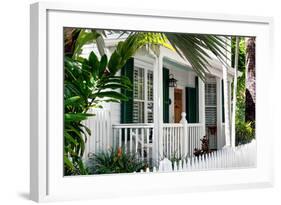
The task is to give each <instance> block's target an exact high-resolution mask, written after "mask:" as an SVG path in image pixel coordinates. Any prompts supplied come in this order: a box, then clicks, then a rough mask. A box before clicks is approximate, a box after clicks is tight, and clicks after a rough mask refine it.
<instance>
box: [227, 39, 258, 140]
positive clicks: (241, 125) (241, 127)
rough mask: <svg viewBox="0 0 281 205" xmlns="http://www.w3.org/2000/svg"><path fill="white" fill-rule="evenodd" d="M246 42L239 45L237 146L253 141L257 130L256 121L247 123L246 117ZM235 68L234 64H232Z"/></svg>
mask: <svg viewBox="0 0 281 205" xmlns="http://www.w3.org/2000/svg"><path fill="white" fill-rule="evenodd" d="M246 40H247V39H245V38H240V43H239V58H238V70H239V71H240V73H241V75H240V76H239V77H238V83H237V96H236V99H237V103H236V110H235V112H236V119H235V126H236V129H235V130H236V136H235V144H236V145H238V144H245V143H248V142H250V141H251V139H253V138H254V137H255V136H254V133H255V128H254V121H249V120H248V121H247V118H246V115H247V112H246V81H247V79H246V52H247V51H246ZM235 47H236V46H235V38H233V39H232V62H234V55H233V54H234V51H235ZM232 66H234V64H232Z"/></svg>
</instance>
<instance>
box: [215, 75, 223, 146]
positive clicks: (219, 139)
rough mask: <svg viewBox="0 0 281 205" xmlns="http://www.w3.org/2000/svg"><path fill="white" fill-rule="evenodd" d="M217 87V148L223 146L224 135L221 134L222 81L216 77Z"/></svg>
mask: <svg viewBox="0 0 281 205" xmlns="http://www.w3.org/2000/svg"><path fill="white" fill-rule="evenodd" d="M216 81H217V82H216V85H217V148H218V149H221V148H222V147H223V146H224V139H223V137H224V133H222V82H221V81H222V79H221V78H219V77H216Z"/></svg>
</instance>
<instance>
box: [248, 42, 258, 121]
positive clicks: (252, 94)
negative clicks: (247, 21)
mask: <svg viewBox="0 0 281 205" xmlns="http://www.w3.org/2000/svg"><path fill="white" fill-rule="evenodd" d="M255 53H256V39H255V37H249V38H246V105H245V112H246V113H245V120H246V122H254V121H255V116H256V72H255V69H256V65H255V64H256V62H255V60H256V59H255V58H256V55H255ZM253 126H254V123H253Z"/></svg>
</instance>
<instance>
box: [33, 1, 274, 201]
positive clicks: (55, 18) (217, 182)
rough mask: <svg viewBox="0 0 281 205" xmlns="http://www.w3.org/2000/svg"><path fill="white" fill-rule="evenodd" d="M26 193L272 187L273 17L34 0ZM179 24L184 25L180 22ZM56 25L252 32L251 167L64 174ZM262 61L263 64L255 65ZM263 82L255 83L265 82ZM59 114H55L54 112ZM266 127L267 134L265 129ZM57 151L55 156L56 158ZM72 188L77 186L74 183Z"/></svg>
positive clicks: (90, 194) (49, 196)
mask: <svg viewBox="0 0 281 205" xmlns="http://www.w3.org/2000/svg"><path fill="white" fill-rule="evenodd" d="M30 25H31V27H30V28H31V30H30V44H31V45H30V48H31V55H30V65H31V68H30V69H31V72H30V78H31V84H30V93H31V95H30V108H31V109H30V110H31V111H30V112H31V113H30V117H31V128H30V131H31V132H30V198H31V199H32V200H34V201H37V202H41V201H53V200H72V199H83V198H85V199H86V198H87V199H89V198H90V199H95V198H104V197H117V196H118V197H120V196H122V197H126V196H132V195H144V194H163V193H175V192H178V193H181V192H189V191H206V190H221V189H238V188H239V189H241V188H251V187H269V186H273V159H272V156H273V151H272V149H271V148H272V147H273V131H271V129H270V128H271V121H272V120H271V119H272V117H271V115H270V112H267V110H266V109H264V108H267V107H271V106H272V104H271V103H272V102H271V101H269V100H268V99H269V98H270V92H268V89H272V88H273V85H272V84H271V83H270V75H272V73H271V74H270V73H269V72H268V70H270V69H271V68H273V66H272V59H271V56H272V54H271V50H272V49H271V48H272V45H273V42H272V28H273V20H272V18H269V17H252V16H235V15H222V14H211V13H208V14H205V13H194V12H179V11H155V10H138V9H135V10H132V9H115V8H97V7H96V6H95V5H94V4H93V5H91V4H90V5H87V4H73V3H71V4H68V3H45V2H44V3H35V4H32V5H31V15H30ZM183 25H185V26H183ZM63 27H85V28H105V29H125V30H144V31H151V30H154V31H171V32H190V33H208V34H222V35H240V36H256V39H257V50H256V69H257V71H256V72H257V108H256V109H257V110H256V119H257V122H256V127H257V133H256V138H257V167H256V168H249V169H229V170H212V171H199V172H178V173H161V174H158V173H157V174H155V173H149V174H120V175H110V176H104V175H102V176H77V177H64V176H63V172H62V170H63V159H62V153H63V146H62V145H63V135H62V133H63V132H62V129H63V117H62V113H63V112H62V103H63V99H62V96H63V95H62V91H63V86H62V79H63V75H62V74H63V64H62V62H63V61H62V56H63V53H62V50H63V44H62V39H63V33H62V29H63ZM263 67H266V68H267V69H262V68H263ZM265 83H266V84H267V87H266V86H262V85H264V84H265ZM60 116H61V117H60ZM271 132H272V133H271ZM60 156H61V157H60ZM72 187H77V189H73V188H72Z"/></svg>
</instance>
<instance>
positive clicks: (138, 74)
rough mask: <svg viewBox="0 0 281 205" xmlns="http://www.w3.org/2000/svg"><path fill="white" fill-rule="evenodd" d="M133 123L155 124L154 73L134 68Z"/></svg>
mask: <svg viewBox="0 0 281 205" xmlns="http://www.w3.org/2000/svg"><path fill="white" fill-rule="evenodd" d="M133 81H134V90H133V92H134V93H133V96H134V101H133V122H134V123H152V122H153V71H151V70H149V69H145V68H142V67H137V66H135V67H134V80H133Z"/></svg>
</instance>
